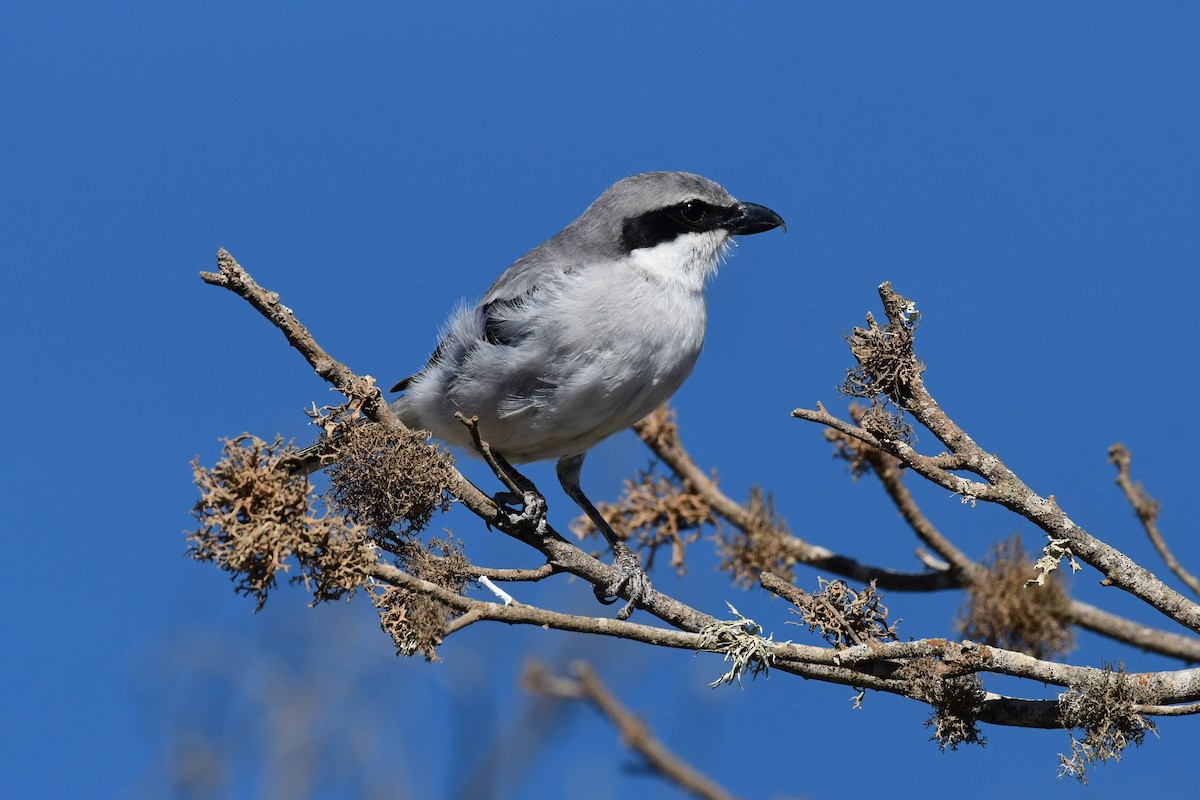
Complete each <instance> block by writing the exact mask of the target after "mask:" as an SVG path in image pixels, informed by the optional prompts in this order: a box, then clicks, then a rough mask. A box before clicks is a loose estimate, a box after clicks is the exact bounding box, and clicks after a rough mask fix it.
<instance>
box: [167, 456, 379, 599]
mask: <svg viewBox="0 0 1200 800" xmlns="http://www.w3.org/2000/svg"><path fill="white" fill-rule="evenodd" d="M296 452H297V451H296V449H295V448H294V447H292V446H291V445H285V444H284V443H283V440H282V439H281V438H279V437H276V439H275V441H274V442H273V443H271V444H267V443H266V442H264V441H263V440H262V439H259V438H257V437H254V436H251V435H249V434H242V435H241V436H238V437H236V438H233V439H227V440H226V441H225V445H224V447H223V450H222V457H221V459H220V460H218V462H217V463H216V465H214V466H213V467H212V468H211V469H209V468H207V467H204V466H202V465H201V464H200V462H199V459H196V460H195V461H193V462H192V470H193V473H194V479H195V482H196V485H197V487H199V489H200V500H199V501H198V502H197V503H196V505H195V507H194V508H193V509H192V515H193V516H194V517H195V518H196V520H197V522H199V524H200V526H199V527H198V528H197V529H196V530H195V531H193V532H192V533H191V535H190V536H189V537H188V551H187V554H188V555H189V556H191V557H192V558H194V559H196V560H197V561H208V562H213V563H216V564H217V565H218V566H219V567H220V568H221V569H222V570H224V571H226V572H228V573H230V575H231V577H232V579H233V581H234V583H235V588H236V591H237V592H238V593H239V594H245V595H252V596H253V597H254V598H255V601H256V603H257V608H259V609H261V608H262V607H263V604H264V603H266V601H267V596H268V594H269V593H270V591H271V589H273V588H275V586H276V585H277V576H278V574H279V573H280V572H288V571H290V568H291V566H292V565H293V564H295V565H296V566H297V567H298V574H296V575H293V576H292V577H291V579H290V580H291V582H292V583H303V584H304V585H305V586H306V587H307V588H308V589H309V590H310V591H311V592H312V593H313V599H314V602H321V601H325V600H336V599H339V598H341V597H345V596H346V595H348V594H352V593H353V592H354V590H355V589H356V588H357V587H358V586H360V585H361V584H362V583H363V581H364V580H365V577H366V571H367V569H368V567H369V566H370V565H371V564H374V563H375V560H376V558H375V552H374V548H373V546H372V545H371V542H370V541H369V540H368V539H367V537H366V532H365V530H364V529H363V528H362V527H360V526H358V525H355V524H353V523H347V521H346V520H345V519H343V518H342V517H341V516H340V515H337V514H330V513H329V511H328V510H327V509H317V508H315V506H316V501H317V499H318V498H317V496H316V495H315V493H314V491H313V488H312V485H311V484H310V483H309V481H308V478H307V476H305V475H304V474H302V473H296V472H295V471H294V470H293V469H291V468H290V467H289V464H291V463H292V462H293V461H294V458H295V455H296Z"/></svg>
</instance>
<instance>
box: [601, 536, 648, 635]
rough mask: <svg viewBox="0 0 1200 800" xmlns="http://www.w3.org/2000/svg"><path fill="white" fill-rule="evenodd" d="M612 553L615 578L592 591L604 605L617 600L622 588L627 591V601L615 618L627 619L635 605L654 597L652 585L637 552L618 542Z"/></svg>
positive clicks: (643, 603)
mask: <svg viewBox="0 0 1200 800" xmlns="http://www.w3.org/2000/svg"><path fill="white" fill-rule="evenodd" d="M613 554H614V556H615V558H614V559H613V569H615V570H616V571H617V579H616V580H615V581H613V582H612V583H610V584H609V585H608V586H606V587H604V588H603V589H601V588H600V587H599V586H597V587H596V588H595V590H594V592H595V594H596V599H597V600H599V601H600V602H601V603H604V604H605V605H612V604H613V603H615V602H617V600H618V599H619V598H620V596H621V591H622V590H625V591H626V592H628V594H629V602H628V603H626V604H625V606H624V608H622V609H621V610H620V611H618V612H617V619H619V620H627V619H629V617H630V616H631V615H632V614H633V609H634V608H635V607H637V606H639V605H645V604H646V603H649V602H650V601H652V600H653V599H654V587H653V586H651V585H650V576H649V575H647V574H646V570H644V569H642V563H641V560H640V559H638V556H637V553H635V552H633V551H632V550H630V549H629V548H628V547H626V546H625V545H623V544H621V543H619V542H618V543H617V545H616V546H615V547H614V548H613Z"/></svg>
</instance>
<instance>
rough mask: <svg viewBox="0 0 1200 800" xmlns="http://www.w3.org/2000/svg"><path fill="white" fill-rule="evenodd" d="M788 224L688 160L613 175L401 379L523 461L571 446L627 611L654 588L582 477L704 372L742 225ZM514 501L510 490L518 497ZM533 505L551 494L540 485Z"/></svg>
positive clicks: (429, 426) (574, 468)
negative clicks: (593, 460)
mask: <svg viewBox="0 0 1200 800" xmlns="http://www.w3.org/2000/svg"><path fill="white" fill-rule="evenodd" d="M774 228H781V229H783V230H786V226H785V224H784V221H783V218H782V217H780V216H779V214H777V213H775V212H774V211H772V210H771V209H769V208H767V207H766V206H761V205H757V204H755V203H742V202H738V201H737V200H735V199H734V197H733V196H732V195H731V194H730V193H729V192H728V191H726V190H725V189H724V188H723V187H721V186H720V185H719V184H717V183H715V182H713V181H711V180H709V179H707V178H704V177H701V176H700V175H695V174H692V173H687V172H643V173H639V174H635V175H630V176H628V177H626V178H623V179H622V180H619V181H617V182H616V183H615V184H613V185H612V186H610V187H609V188H608V189H606V190H605V191H604V192H603V193H602V194H601V195H600V196H599V198H597V199H596V200H595V201H594V202H593V203H592V204H591V205H589V206H588V207H587V209H586V210H585V211H584V212H583V213H582V214H581V215H580V216H579V217H578V218H577V219H575V220H574V221H573V222H571V223H570V224H569V225H567V226H566V227H565V228H563V229H562V230H561V231H559V232H558V233H556V234H555V235H554V236H552V237H550V238H549V239H548V240H546V241H545V242H543V243H542V244H540V245H538V246H537V247H535V248H533V249H532V250H530V251H529V252H527V253H525V254H524V255H523V256H521V257H520V258H518V259H517V260H516V261H515V262H514V263H513V264H512V265H511V266H510V267H508V269H506V270H505V271H504V272H503V273H502V274H501V275H500V277H499V278H497V279H496V281H495V282H494V283H493V284H492V285H491V287H490V288H489V289H488V290H487V292H486V293H485V294H484V295H483V297H482V298H481V299H480V300H479V301H478V302H477V303H475V304H474V305H468V304H460V305H459V306H458V308H457V309H456V310H455V311H454V312H453V313H452V314H451V315H450V317H449V319H448V321H447V322H446V324H445V325H444V327H443V330H442V334H441V337H440V341H439V342H438V344H437V347H436V348H435V349H434V351H433V354H432V355H431V356H430V357H429V360H428V362H427V363H426V364H425V366H424V368H422V369H421V370H420V371H419V372H417V373H416V374H414V375H411V376H409V377H407V378H405V379H403V380H401V381H399V382H398V383H396V385H395V386H394V387H392V391H393V392H400V393H401V394H400V396H399V397H398V398H397V399H396V400H394V401H393V402H392V403H391V407H392V410H393V411H394V412H395V414H396V416H397V417H398V418H399V419H400V421H401V422H403V423H404V424H405V425H406V426H408V427H410V428H413V429H421V430H427V431H429V432H431V433H432V434H433V436H434V437H436V438H438V439H440V440H442V441H443V442H445V443H447V444H449V445H455V446H462V447H465V448H467V449H468V451H469V452H471V451H472V445H473V441H472V433H471V431H470V430H469V429H468V427H467V426H465V425H463V424H462V422H461V418H460V416H459V415H463V416H465V417H467V418H471V417H474V418H475V423H474V424H475V426H476V430H477V432H478V435H479V437H480V438H481V439H482V440H484V441H486V442H487V444H488V446H489V447H490V449H491V450H492V451H494V452H495V453H497V454H499V455H500V456H502V457H503V460H504V461H505V462H507V463H511V464H524V463H529V462H536V461H550V460H553V461H555V462H556V473H557V476H558V480H559V483H560V484H561V485H562V488H563V490H564V491H565V492H566V494H567V496H568V497H570V498H571V499H572V500H573V501H574V502H575V503H576V504H577V505H578V506H579V507H580V509H581V510H582V511H583V512H584V513H585V514H586V515H587V516H588V518H589V519H590V520H591V521H592V523H593V524H594V525H595V526H596V528H597V529H598V530H599V531H600V532H601V533H602V534H603V535H604V537H605V539H606V540H607V541H608V544H609V546H610V547H611V548H612V550H613V554H614V566H615V567H616V569H617V574H618V576H619V578H618V580H617V581H615V582H614V583H612V584H611V585H609V586H607V587H605V588H604V589H603V590H600V589H598V590H597V592H596V594H597V597H599V598H600V599H601V600H602V601H604V602H613V601H615V599H616V598H617V597H618V596H619V593H620V592H621V591H622V590H624V591H625V592H626V594H627V595H628V597H627V599H628V601H629V602H628V604H627V605H626V606H625V607H624V608H623V609H622V610H621V611H620V612H619V613H618V615H617V616H618V618H620V619H627V618H628V617H629V615H630V614H631V613H632V611H633V609H634V607H635V606H637V605H640V604H644V603H646V602H649V601H650V599H651V598H652V597H653V588H652V587H651V585H650V581H649V578H648V577H647V576H646V573H645V571H644V570H643V569H642V568H641V565H640V562H639V560H638V558H637V556H636V554H634V553H633V552H632V551H630V549H629V548H628V547H627V546H626V545H625V543H624V542H623V541H621V539H620V538H619V537H618V536H617V535H616V534H615V533H614V532H613V530H612V528H611V527H610V526H609V524H608V523H607V522H606V521H605V519H604V517H603V516H602V515H601V514H600V512H599V511H597V510H596V507H595V506H594V505H593V504H592V502H591V501H590V500H589V499H588V498H587V496H586V494H584V492H583V490H582V488H581V486H580V477H581V472H582V468H583V461H584V458H585V456H586V455H587V453H588V451H589V450H591V449H592V448H593V447H595V446H596V445H597V444H599V443H600V442H602V441H604V440H605V439H607V438H608V437H610V436H612V435H614V434H616V433H618V432H620V431H623V430H625V429H626V428H629V427H630V426H631V425H633V423H635V422H637V421H638V420H640V419H641V418H643V417H645V416H646V415H647V414H649V413H650V412H651V411H653V410H654V409H656V408H657V407H659V406H660V405H662V404H663V403H664V402H666V401H667V400H668V399H669V398H670V397H671V396H672V395H674V394H675V391H676V390H677V389H679V387H680V386H681V385H682V384H683V382H684V380H685V379H687V377H688V376H689V375H690V374H691V372H692V368H693V367H694V366H695V364H696V359H697V358H698V356H699V355H700V350H701V347H702V345H703V344H704V337H705V332H706V328H707V304H706V300H705V294H704V292H705V287H706V285H707V283H708V282H709V280H710V279H711V278H712V277H713V276H714V274H715V273H716V271H717V268H718V266H719V264H720V263H721V261H722V260H723V258H724V257H725V256H726V254H727V253H728V250H729V248H730V246H731V244H732V243H733V237H735V236H746V235H750V234H756V233H763V232H765V231H769V230H772V229H774ZM510 501H511V498H510ZM522 502H523V505H524V512H523V513H525V516H524V517H520V516H518V517H517V518H519V519H525V520H528V519H530V518H531V517H532V518H537V517H538V515H541V516H540V519H538V521H544V514H545V501H544V499H542V498H541V497H540V496H539V495H537V493H536V492H532V493H526V494H525V496H524V498H523V500H522Z"/></svg>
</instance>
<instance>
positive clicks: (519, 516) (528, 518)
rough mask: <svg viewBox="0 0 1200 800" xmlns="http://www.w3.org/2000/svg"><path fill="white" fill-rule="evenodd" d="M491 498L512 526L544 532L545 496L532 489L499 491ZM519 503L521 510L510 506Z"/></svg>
mask: <svg viewBox="0 0 1200 800" xmlns="http://www.w3.org/2000/svg"><path fill="white" fill-rule="evenodd" d="M492 499H493V500H495V501H496V505H498V506H500V510H501V511H502V512H503V513H504V515H505V516H506V520H505V521H506V522H507V523H508V524H509V525H511V526H512V527H514V528H527V529H529V530H532V531H534V532H536V533H538V534H544V533H545V532H546V511H547V507H546V498H544V497H542V495H541V494H540V493H539V492H537V491H534V490H529V491H526V492H521V493H517V492H501V493H500V494H498V495H496V496H495V497H494V498H492ZM514 505H520V506H521V510H520V511H516V510H515V509H513V508H512V506H514Z"/></svg>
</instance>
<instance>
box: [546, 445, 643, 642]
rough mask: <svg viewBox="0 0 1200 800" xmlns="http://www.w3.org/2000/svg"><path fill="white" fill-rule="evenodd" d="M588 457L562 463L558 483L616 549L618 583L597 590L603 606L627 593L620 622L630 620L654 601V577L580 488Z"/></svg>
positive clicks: (559, 468)
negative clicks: (581, 476) (638, 610)
mask: <svg viewBox="0 0 1200 800" xmlns="http://www.w3.org/2000/svg"><path fill="white" fill-rule="evenodd" d="M584 455H585V454H584V453H580V454H579V455H577V456H566V457H564V458H560V459H559V460H558V464H557V465H556V467H555V470H556V471H557V472H558V482H559V483H561V484H562V487H563V491H565V492H566V493H567V496H568V497H570V498H571V499H572V500H574V501H575V504H576V505H578V506H579V507H580V508H581V509H583V513H585V514H587V516H588V519H590V520H591V521H592V524H593V525H595V526H596V529H597V530H599V531H600V532H601V533H602V534H604V538H605V539H607V540H608V543H609V545H610V546H611V547H612V549H613V568H614V569H616V571H617V579H616V580H615V581H613V582H612V583H611V584H609V585H608V586H606V587H604V589H600V588H599V587H597V588H596V590H595V592H596V599H598V600H599V601H600V602H601V603H605V604H608V603H612V602H614V601H615V600H616V599H617V597H618V596H620V594H621V590H622V589H624V590H626V591H627V592H628V596H629V603H628V604H626V606H625V607H624V608H622V609H621V610H620V611H619V612H617V619H629V616H630V615H631V614H632V613H633V609H634V607H635V606H637V605H639V604H643V603H648V602H650V601H651V600H652V599H653V598H654V587H652V586H651V585H650V577H649V576H648V575H647V574H646V570H644V569H642V564H641V561H640V560H639V559H638V556H637V553H635V552H633V551H632V550H630V549H629V547H628V546H627V545H626V544H625V542H623V541H621V539H620V538H619V537H618V536H617V534H616V533H614V532H613V529H612V528H611V527H610V526H609V524H608V521H607V520H605V519H604V517H603V516H601V514H600V512H599V511H597V510H596V507H595V506H594V505H592V501H591V500H588V499H587V495H585V494H584V493H583V489H581V488H580V486H579V475H580V472H582V470H583V456H584Z"/></svg>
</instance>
